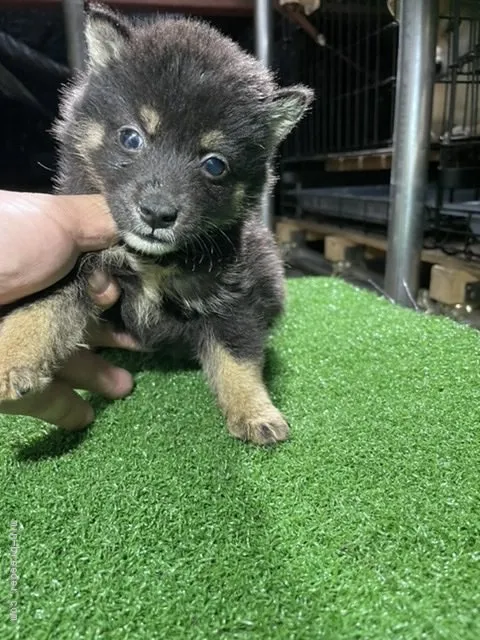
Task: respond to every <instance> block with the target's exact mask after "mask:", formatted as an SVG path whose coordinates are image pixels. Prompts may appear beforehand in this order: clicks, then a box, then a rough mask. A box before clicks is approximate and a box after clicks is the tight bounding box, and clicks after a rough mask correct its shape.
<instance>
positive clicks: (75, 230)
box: [52, 194, 118, 253]
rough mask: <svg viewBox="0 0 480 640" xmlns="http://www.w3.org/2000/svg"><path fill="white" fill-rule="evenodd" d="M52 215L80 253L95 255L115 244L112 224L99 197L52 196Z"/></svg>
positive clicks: (114, 228) (103, 199)
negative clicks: (65, 230)
mask: <svg viewBox="0 0 480 640" xmlns="http://www.w3.org/2000/svg"><path fill="white" fill-rule="evenodd" d="M56 198H57V200H56V207H55V210H54V211H52V215H55V216H56V217H57V219H58V221H59V222H60V224H61V225H62V226H63V228H65V229H67V230H68V231H69V233H70V236H71V237H72V238H73V240H74V241H75V243H76V245H77V247H78V250H79V252H80V253H86V252H87V251H99V250H100V249H106V248H107V247H110V246H112V245H113V244H115V242H116V241H117V240H118V232H117V227H116V224H115V221H114V219H113V217H112V216H111V214H110V211H109V208H108V205H107V202H106V200H105V198H104V197H103V196H101V195H96V194H95V195H81V196H79V195H75V196H66V195H65V196H64V195H59V196H56Z"/></svg>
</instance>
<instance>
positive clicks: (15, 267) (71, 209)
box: [0, 192, 138, 430]
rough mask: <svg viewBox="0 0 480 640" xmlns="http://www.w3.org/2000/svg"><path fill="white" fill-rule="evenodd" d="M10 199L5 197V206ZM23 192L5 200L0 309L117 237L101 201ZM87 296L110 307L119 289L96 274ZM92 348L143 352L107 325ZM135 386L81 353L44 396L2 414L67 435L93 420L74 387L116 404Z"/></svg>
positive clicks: (98, 329)
mask: <svg viewBox="0 0 480 640" xmlns="http://www.w3.org/2000/svg"><path fill="white" fill-rule="evenodd" d="M4 194H5V192H0V206H1V204H2V199H3V198H4ZM23 195H24V194H12V201H13V204H12V202H11V201H10V199H8V198H5V200H6V202H7V204H8V205H10V206H7V207H5V208H6V211H7V214H6V218H5V219H6V224H5V228H4V222H5V220H4V218H3V211H2V219H1V222H2V233H1V234H0V256H1V258H2V259H1V265H0V304H2V303H3V304H5V303H7V302H11V301H14V300H17V299H19V298H21V297H23V296H25V295H28V294H30V293H34V292H36V291H38V290H41V289H42V288H44V287H46V286H49V285H50V284H52V283H54V282H56V281H57V280H58V279H60V278H61V277H63V275H65V274H66V273H68V271H69V270H70V269H71V268H72V267H73V265H74V264H75V261H76V259H77V257H78V255H80V253H81V252H83V251H90V250H97V249H102V248H105V247H107V246H109V244H111V243H113V242H114V241H115V237H116V231H115V227H114V224H113V221H112V220H111V218H110V217H109V215H108V210H107V208H106V204H105V203H104V202H103V200H102V199H101V197H99V196H43V195H41V194H38V195H37V194H27V195H26V196H25V198H26V200H23ZM56 198H59V199H60V200H59V201H57V200H56ZM22 201H23V202H24V205H22ZM83 206H85V207H86V208H85V210H84V209H83V208H82V207H83ZM22 207H24V208H22ZM29 216H31V217H29ZM63 218H65V219H66V221H65V220H64V219H63ZM76 225H78V228H77V226H76ZM32 232H33V233H32ZM4 266H5V268H4ZM89 294H90V296H91V298H92V299H93V301H94V302H95V303H96V305H97V306H99V307H100V308H102V309H107V308H109V307H110V306H112V305H113V304H115V302H116V301H117V300H118V298H119V296H120V290H119V288H118V286H117V285H116V283H115V282H112V281H111V280H109V279H108V278H107V277H106V276H105V275H104V274H102V273H95V274H94V275H93V277H92V279H91V281H90V290H89ZM87 343H88V344H89V345H90V346H91V347H115V348H121V349H129V350H137V349H138V345H137V344H136V343H135V341H134V340H133V339H132V337H131V336H129V335H128V334H124V333H116V332H114V331H113V330H112V328H111V327H110V326H109V325H108V324H106V323H99V324H96V325H93V324H92V325H91V326H90V327H89V335H88V339H87ZM132 387H133V379H132V376H131V375H130V373H129V372H128V371H126V370H125V369H121V368H119V367H115V366H113V365H111V364H109V363H108V362H107V361H106V360H104V359H103V358H101V357H100V356H99V355H97V354H96V353H94V352H93V351H90V350H89V349H85V348H82V349H79V351H78V352H76V353H75V354H74V355H73V356H72V357H71V358H70V359H69V360H68V362H66V363H65V365H64V366H63V367H62V369H61V370H60V371H59V372H58V374H57V375H56V377H55V379H54V381H53V382H52V383H51V384H50V385H49V386H48V387H47V388H46V389H45V390H44V391H43V392H41V393H38V394H32V395H30V396H28V395H27V396H24V397H23V398H20V399H18V400H13V401H6V402H3V403H1V404H0V413H4V414H9V415H25V416H31V417H34V418H38V419H40V420H43V421H44V422H47V423H49V424H53V425H56V426H59V427H61V428H63V429H66V430H76V429H82V428H84V427H86V426H87V425H88V424H90V423H91V422H92V421H93V419H94V414H93V409H92V407H91V406H90V405H89V404H88V403H87V402H86V401H85V400H84V399H83V398H81V397H80V395H79V394H78V393H76V392H75V391H74V390H75V389H83V390H87V391H90V392H93V393H99V394H101V395H103V396H105V397H107V398H110V399H114V398H121V397H124V396H126V395H128V394H129V393H130V391H131V390H132Z"/></svg>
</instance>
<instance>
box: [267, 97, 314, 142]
mask: <svg viewBox="0 0 480 640" xmlns="http://www.w3.org/2000/svg"><path fill="white" fill-rule="evenodd" d="M312 100H313V91H312V90H311V89H309V88H308V87H304V86H302V85H295V86H293V87H287V88H285V89H277V90H276V91H275V93H274V94H273V96H272V101H271V104H270V114H269V115H270V126H271V131H272V136H273V146H274V147H277V146H278V145H279V144H280V143H281V142H283V140H284V139H285V138H286V137H287V135H288V134H289V133H290V132H291V131H292V129H293V128H294V127H295V126H296V124H297V123H298V122H299V121H300V120H301V118H302V117H303V116H304V115H305V112H306V111H307V109H308V107H309V106H310V104H311V103H312Z"/></svg>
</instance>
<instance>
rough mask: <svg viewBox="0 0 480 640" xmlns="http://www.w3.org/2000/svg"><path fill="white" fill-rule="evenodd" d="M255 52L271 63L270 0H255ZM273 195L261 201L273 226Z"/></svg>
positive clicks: (264, 219) (271, 28)
mask: <svg viewBox="0 0 480 640" xmlns="http://www.w3.org/2000/svg"><path fill="white" fill-rule="evenodd" d="M254 24H255V53H256V56H257V58H258V59H259V60H260V61H261V62H263V64H264V65H265V66H266V67H270V66H271V63H272V39H273V8H272V0H255V9H254ZM273 208H274V202H273V195H270V194H269V193H265V194H264V196H263V201H262V219H263V222H264V224H265V225H266V226H267V227H268V228H269V229H272V227H273Z"/></svg>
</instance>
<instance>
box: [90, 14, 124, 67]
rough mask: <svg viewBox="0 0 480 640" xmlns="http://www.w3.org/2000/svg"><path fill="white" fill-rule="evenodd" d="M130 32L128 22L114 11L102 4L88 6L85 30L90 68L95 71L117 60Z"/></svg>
mask: <svg viewBox="0 0 480 640" xmlns="http://www.w3.org/2000/svg"><path fill="white" fill-rule="evenodd" d="M130 30H131V26H130V24H129V23H128V21H127V20H125V19H123V18H122V17H121V16H119V15H118V14H117V13H115V12H114V11H111V10H110V9H109V8H107V7H105V6H104V5H102V4H98V3H92V4H90V7H89V11H88V14H87V20H86V29H85V39H86V42H87V52H88V61H89V65H90V68H91V69H93V70H97V69H100V68H101V67H105V66H106V65H107V64H108V63H109V62H110V61H111V60H118V58H120V56H121V53H122V50H123V48H124V46H125V44H126V43H127V42H128V41H129V39H130V33H131V31H130Z"/></svg>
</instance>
